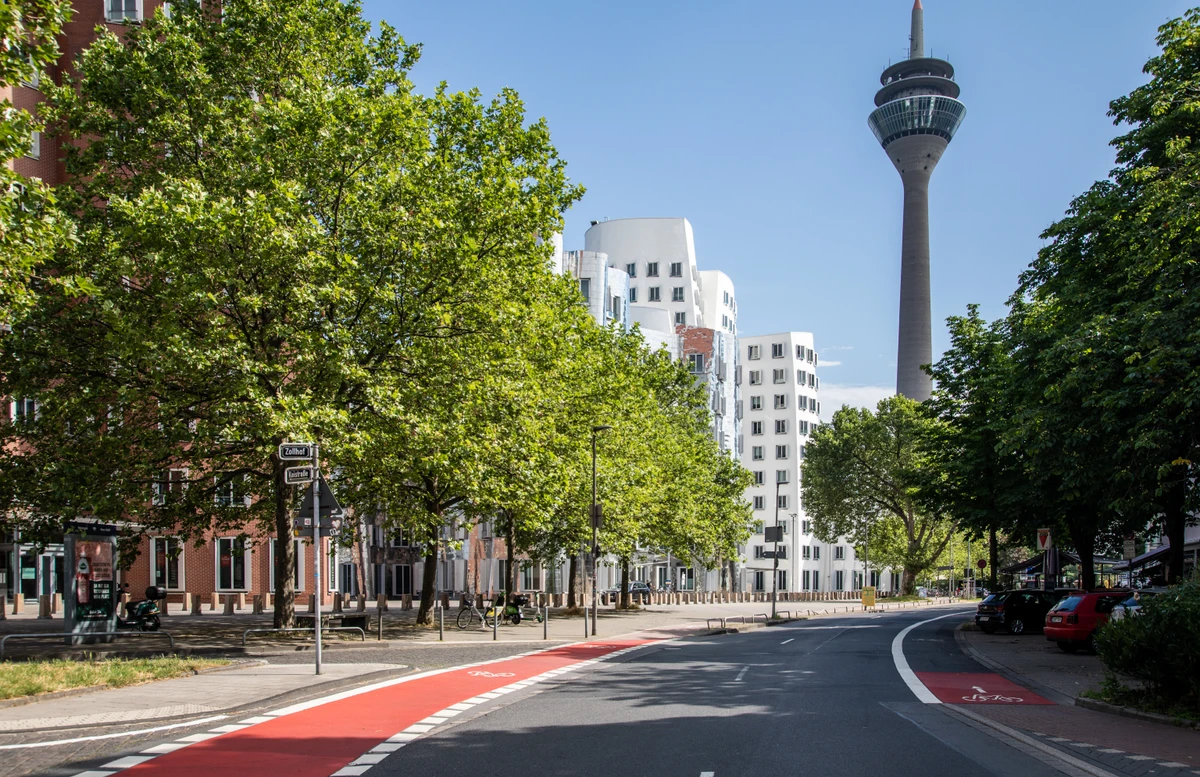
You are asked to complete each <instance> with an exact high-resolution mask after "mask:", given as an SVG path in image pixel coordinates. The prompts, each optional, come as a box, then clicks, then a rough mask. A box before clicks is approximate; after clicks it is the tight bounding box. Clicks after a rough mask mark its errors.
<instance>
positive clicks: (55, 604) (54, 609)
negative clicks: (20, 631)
mask: <svg viewBox="0 0 1200 777" xmlns="http://www.w3.org/2000/svg"><path fill="white" fill-rule="evenodd" d="M62 608H63V600H62V594H55V595H54V600H53V601H52V602H50V612H51V613H53V614H54V615H57V614H58V613H60V612H62ZM163 612H166V610H164V611H163ZM3 614H4V608H3V607H0V615H3Z"/></svg>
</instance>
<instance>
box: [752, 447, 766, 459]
mask: <svg viewBox="0 0 1200 777" xmlns="http://www.w3.org/2000/svg"><path fill="white" fill-rule="evenodd" d="M750 458H751V459H752V460H754V461H762V460H763V446H761V445H755V446H753V447H752V448H750Z"/></svg>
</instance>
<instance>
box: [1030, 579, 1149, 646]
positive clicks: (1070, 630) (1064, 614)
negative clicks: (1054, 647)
mask: <svg viewBox="0 0 1200 777" xmlns="http://www.w3.org/2000/svg"><path fill="white" fill-rule="evenodd" d="M1128 597H1129V592H1128V591H1103V592H1099V593H1090V594H1071V595H1070V596H1068V597H1067V598H1066V599H1063V600H1062V601H1061V602H1059V603H1058V604H1056V605H1054V607H1052V608H1051V609H1050V612H1048V613H1046V627H1045V633H1046V639H1048V640H1052V641H1054V642H1057V643H1058V647H1059V649H1060V650H1063V651H1065V652H1067V653H1074V652H1075V651H1076V650H1078V649H1079V648H1081V647H1086V648H1087V649H1088V650H1089V651H1091V652H1093V653H1095V652H1096V629H1098V628H1100V627H1101V626H1103V625H1104V624H1105V623H1107V622H1108V614H1109V613H1110V612H1112V609H1113V607H1115V606H1116V605H1117V604H1119V603H1120V602H1121V601H1122V600H1124V599H1126V598H1128Z"/></svg>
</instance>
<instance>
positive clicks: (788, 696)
mask: <svg viewBox="0 0 1200 777" xmlns="http://www.w3.org/2000/svg"><path fill="white" fill-rule="evenodd" d="M928 617H929V614H928V613H911V614H901V615H889V616H883V617H876V618H863V617H854V618H843V619H837V620H835V619H828V618H824V619H819V620H815V621H808V622H803V623H798V624H794V625H790V626H780V627H773V628H770V629H762V630H759V631H755V632H751V633H749V634H746V635H739V636H736V637H729V636H721V637H706V638H698V639H684V640H680V641H677V642H674V643H671V644H666V645H662V646H656V647H650V648H646V649H643V650H639V651H637V652H635V653H631V654H629V656H627V657H626V660H624V661H621V662H619V663H612V664H607V665H605V666H604V667H603V668H601V669H598V670H597V671H594V672H588V673H581V674H579V675H576V676H573V677H571V679H570V680H569V681H566V682H560V683H557V684H555V685H552V686H548V687H541V688H540V689H537V690H531V691H527V692H525V693H522V694H513V695H512V697H509V698H506V699H505V700H504V702H505V703H504V704H502V705H499V706H497V705H493V706H490V707H487V708H485V709H484V710H483V711H481V712H479V713H477V714H475V715H473V716H470V717H467V716H464V717H465V719H464V720H462V721H461V722H460V723H458V724H457V725H453V726H450V727H448V728H445V729H442V730H441V731H440V732H436V733H433V734H431V735H429V736H426V737H424V738H421V739H418V740H417V741H415V742H412V743H411V744H409V745H408V746H406V747H404V748H403V749H402V750H400V751H398V752H396V753H394V754H392V755H390V756H389V757H387V758H386V759H385V760H383V761H382V762H381V763H379V764H378V765H375V766H374V767H373V768H372V769H371V770H370V772H369V773H370V774H371V775H376V774H380V775H404V776H405V777H434V776H436V775H458V774H461V773H462V771H463V770H464V769H472V770H474V769H483V770H484V772H485V773H486V774H489V775H497V776H498V777H518V776H520V777H526V776H527V775H530V774H537V775H546V776H550V775H572V776H573V777H574V776H576V775H579V776H583V775H589V776H590V775H595V776H596V777H601V775H603V776H604V777H607V776H608V775H611V774H614V773H620V774H623V775H654V777H663V776H664V775H680V776H681V777H696V775H701V777H732V776H733V775H773V774H788V775H809V774H811V775H828V774H837V775H840V776H845V777H852V776H853V775H863V776H864V777H866V776H867V775H871V776H872V777H874V776H875V775H888V777H909V776H910V775H911V777H942V776H943V775H944V777H962V775H965V774H976V775H980V774H985V775H1000V776H1003V777H1008V776H1009V775H1011V776H1012V777H1017V776H1018V775H1020V776H1021V777H1042V776H1043V775H1045V776H1046V777H1049V775H1056V776H1058V775H1061V772H1059V771H1056V770H1054V769H1052V768H1050V767H1049V766H1047V765H1046V764H1044V763H1042V761H1040V760H1038V759H1036V758H1035V757H1033V756H1031V755H1029V754H1027V753H1025V752H1021V751H1020V750H1018V749H1014V748H1013V747H1011V746H1009V745H1008V744H1006V743H1005V742H1003V741H1001V740H999V739H997V738H996V737H994V736H992V735H990V734H988V733H986V732H985V731H983V730H980V729H978V728H976V727H974V726H972V725H971V724H969V723H968V722H965V721H963V720H962V719H961V718H959V717H956V716H954V715H952V714H950V713H948V712H946V711H944V709H943V708H942V706H941V705H926V704H922V703H920V702H918V701H916V700H915V697H914V696H913V693H912V691H910V690H909V688H908V687H907V686H906V685H905V683H904V682H903V680H902V679H901V677H900V675H899V674H898V673H897V671H896V667H895V665H894V663H893V659H892V653H891V645H892V640H893V638H894V637H895V635H896V634H897V633H898V632H899V631H900V630H901V629H902V628H904V627H906V626H908V625H910V624H913V623H916V622H919V621H922V620H925V619H927V618H928ZM959 620H960V619H955V618H952V619H949V621H948V622H947V621H942V622H935V623H931V624H928V625H927V626H923V627H920V628H918V629H916V630H914V631H913V632H911V633H910V634H909V635H908V638H907V640H906V642H905V648H906V651H905V652H906V654H907V655H908V656H909V658H910V660H911V661H912V663H913V669H914V671H917V672H921V671H943V672H964V671H966V672H971V671H979V669H980V668H979V667H978V665H976V664H974V662H972V661H970V659H968V658H966V657H965V656H962V655H961V653H960V652H959V651H958V649H957V647H956V646H955V644H954V641H953V636H952V628H953V626H954V625H956V624H957V623H958V622H959Z"/></svg>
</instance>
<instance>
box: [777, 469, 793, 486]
mask: <svg viewBox="0 0 1200 777" xmlns="http://www.w3.org/2000/svg"><path fill="white" fill-rule="evenodd" d="M775 482H776V483H788V482H790V480H789V478H788V471H787V470H786V469H777V470H775Z"/></svg>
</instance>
